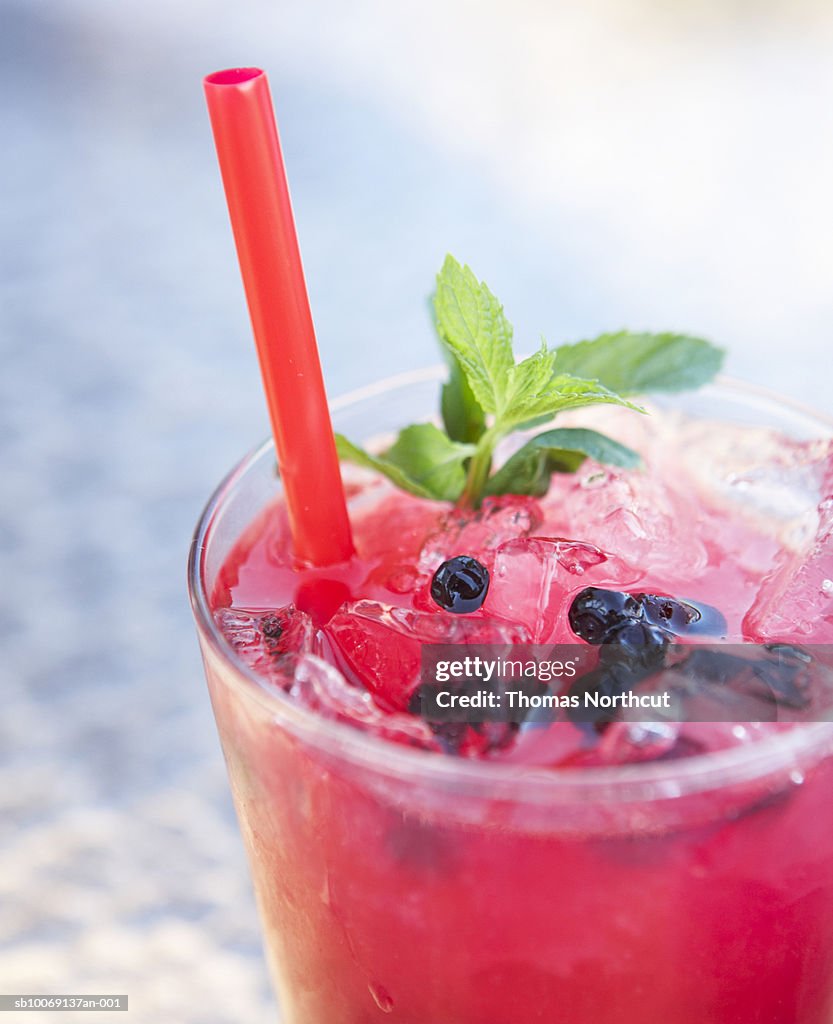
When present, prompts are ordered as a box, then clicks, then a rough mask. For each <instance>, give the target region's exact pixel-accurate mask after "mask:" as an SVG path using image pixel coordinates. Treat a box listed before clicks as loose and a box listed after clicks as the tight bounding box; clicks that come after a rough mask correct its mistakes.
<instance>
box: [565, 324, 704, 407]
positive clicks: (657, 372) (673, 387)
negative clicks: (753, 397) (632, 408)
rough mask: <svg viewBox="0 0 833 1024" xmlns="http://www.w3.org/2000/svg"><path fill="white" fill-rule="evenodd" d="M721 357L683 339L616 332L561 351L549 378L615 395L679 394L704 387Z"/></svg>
mask: <svg viewBox="0 0 833 1024" xmlns="http://www.w3.org/2000/svg"><path fill="white" fill-rule="evenodd" d="M723 356H724V352H723V350H722V349H719V348H717V347H716V346H715V345H712V344H711V343H710V342H708V341H704V340H703V339H702V338H693V337H690V336H689V335H687V334H635V333H632V332H630V331H618V332H617V333H616V334H602V335H600V336H599V337H598V338H595V339H593V340H592V341H579V342H577V343H576V344H574V345H561V346H560V347H559V348H558V350H557V351H556V358H555V373H557V374H564V373H567V374H571V375H572V376H574V377H583V378H584V379H585V380H597V381H599V382H600V383H601V384H603V385H604V386H605V387H606V388H609V389H610V390H611V391H615V392H616V393H617V394H620V395H639V394H645V393H646V392H649V391H684V390H686V389H688V388H697V387H700V386H701V385H702V384H706V383H707V382H708V381H710V380H711V379H712V377H713V376H714V375H715V374H716V373H717V372H718V370H719V369H720V367H721V365H722V363H723Z"/></svg>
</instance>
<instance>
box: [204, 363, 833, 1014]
mask: <svg viewBox="0 0 833 1024" xmlns="http://www.w3.org/2000/svg"><path fill="white" fill-rule="evenodd" d="M434 389H435V385H434V383H433V381H422V382H419V381H417V382H416V384H412V385H410V386H409V387H407V388H405V387H393V388H389V389H387V390H382V391H380V392H378V393H377V394H376V395H375V396H371V397H369V398H365V400H364V401H363V402H359V403H358V404H354V405H352V406H348V407H347V408H346V409H345V410H343V412H342V413H341V416H342V417H344V416H347V417H348V418H350V417H352V422H351V423H348V424H347V427H348V430H350V431H351V433H352V435H353V436H358V437H360V438H361V437H364V439H368V438H369V436H370V435H372V434H380V433H381V434H383V433H384V432H385V431H386V430H387V429H390V428H393V427H394V426H395V425H396V424H397V423H401V422H403V421H404V420H405V419H406V418H407V417H406V414H405V413H404V412H403V409H402V405H403V403H407V402H416V403H417V405H421V406H422V407H423V409H424V408H425V407H427V406H428V402H429V398H428V395H429V394H430V396H431V398H433V395H434ZM675 404H676V405H677V406H679V405H681V404H682V405H685V404H687V405H688V406H689V407H690V409H691V410H692V411H693V413H694V414H698V413H699V414H703V413H707V414H708V416H709V417H710V418H709V419H703V418H702V417H701V416H700V415H693V416H689V415H685V416H684V415H682V414H680V413H678V412H669V411H668V410H665V411H663V410H658V411H656V412H655V413H654V415H653V416H652V417H651V418H650V419H645V420H644V421H643V420H642V419H639V418H637V417H634V416H633V415H632V414H628V413H626V412H624V413H619V412H605V413H604V414H603V415H602V414H599V413H598V412H597V411H593V413H592V415H591V416H590V417H589V419H588V420H586V421H585V422H590V423H592V424H593V425H594V426H596V425H598V424H599V423H600V422H602V425H603V427H604V425H606V424H608V423H609V422H610V420H611V418H613V419H615V424H614V431H613V432H615V433H616V434H617V436H624V437H625V438H626V440H628V443H631V444H633V446H634V447H635V448H637V449H638V450H639V451H640V452H641V454H642V456H643V459H644V461H645V468H644V470H642V471H640V472H625V471H622V470H610V469H603V468H602V467H600V466H598V465H595V464H591V463H589V462H588V463H586V464H585V465H584V466H583V467H582V468H581V469H580V471H579V472H578V473H576V474H572V475H564V476H556V477H555V478H554V479H553V483H552V485H551V487H550V491H549V493H548V494H547V495H546V496H545V497H544V498H542V499H537V500H536V499H532V498H517V497H504V498H500V499H493V500H491V501H488V500H487V502H486V503H484V505H483V506H482V508H481V509H480V510H479V511H478V512H477V513H472V512H467V513H462V512H459V511H457V510H454V509H452V508H450V507H449V506H447V505H443V504H442V503H438V502H429V501H424V500H421V499H418V498H414V497H411V496H409V495H407V494H404V493H401V492H398V491H395V490H394V489H393V488H392V486H391V485H389V484H388V483H386V482H384V481H382V480H381V479H380V478H377V477H374V476H373V474H371V473H368V472H366V471H360V470H349V471H346V472H345V479H346V484H347V493H348V506H349V510H350V517H351V522H352V526H353V533H354V541H355V544H356V549H357V557H356V559H355V560H354V561H353V562H351V563H350V564H349V565H346V566H340V567H336V568H331V569H314V570H312V569H307V570H299V569H297V568H295V567H293V565H292V563H291V558H290V555H289V550H290V538H289V530H288V525H287V521H286V513H285V509H284V507H283V505H282V504H281V501H280V497H279V495H278V493H277V491H276V486H277V485H276V482H275V478H274V469H273V456H272V453H271V451H270V450H269V448H265V449H262V450H261V451H260V452H259V453H258V454H256V455H255V456H254V457H253V458H252V459H250V460H248V462H246V463H244V464H243V465H242V466H241V468H240V469H239V470H237V471H236V473H235V474H234V475H233V476H232V477H231V478H230V479H229V481H227V482H226V484H224V485H223V487H222V488H221V489H220V491H219V492H218V494H217V496H215V499H214V500H213V502H212V504H211V505H210V506H209V508H208V510H207V512H206V515H205V517H204V519H203V522H202V524H201V527H200V531H199V533H198V536H197V541H196V544H195V549H194V557H193V559H192V591H193V594H194V601H195V607H196V611H197V618H198V622H199V626H200V634H201V644H202V648H203V654H204V657H205V662H206V669H207V675H208V681H209V687H210V690H211V696H212V702H213V705H214V710H215V714H216V718H217V722H218V728H219V731H220V735H221V739H222V742H223V747H224V752H225V756H226V759H227V762H228V768H229V775H230V778H231V784H232V789H233V794H234V799H235V804H236V807H237V812H238V816H239V819H240V824H241V827H242V831H243V835H244V839H245V843H246V848H247V851H248V855H249V858H250V862H251V867H252V872H253V877H254V882H255V890H256V893H257V899H258V904H259V909H260V914H261V919H262V922H263V926H264V930H265V934H266V939H267V946H268V953H269V962H270V967H271V970H272V972H273V974H274V977H275V981H276V985H277V988H278V991H279V994H280V998H281V1005H282V1012H283V1018H282V1019H283V1020H285V1021H286V1022H287V1024H365V1022H368V1024H369V1022H373V1021H382V1020H386V1019H389V1020H391V1021H401V1022H403V1024H526V1022H528V1021H546V1022H548V1024H551V1022H563V1024H608V1022H609V1024H614V1022H615V1024H666V1022H668V1024H672V1022H673V1024H706V1022H708V1024H830V1022H831V1020H833V815H831V813H830V793H831V791H833V731H831V726H830V725H829V724H827V723H824V722H817V723H815V724H807V725H801V726H794V725H785V724H784V723H776V722H764V723H754V722H714V723H703V722H699V723H698V722H688V723H685V724H683V725H675V724H673V723H661V724H659V725H657V724H653V725H640V724H639V723H635V722H629V721H616V722H614V723H613V724H610V725H608V726H607V727H606V728H605V729H603V730H594V729H592V728H591V729H588V728H586V727H583V726H581V725H580V724H576V725H574V724H572V723H571V722H569V721H558V722H554V723H550V724H543V725H541V724H540V723H539V724H536V725H531V724H527V725H524V724H521V725H520V726H510V725H508V724H505V723H503V724H501V723H492V724H489V725H488V726H482V725H481V726H477V727H475V726H470V727H466V728H463V729H461V730H460V729H458V730H457V731H456V732H454V733H453V734H451V733H449V732H448V731H445V732H444V731H443V730H442V729H438V728H436V727H435V728H432V727H431V725H429V723H428V722H427V721H425V720H423V719H422V718H421V717H419V716H418V715H415V714H413V713H410V711H409V708H412V707H413V703H412V697H413V693H414V690H415V689H416V688H417V686H418V683H419V656H420V646H421V644H422V643H425V642H429V643H435V642H448V643H475V642H477V643H530V642H535V643H545V642H546V643H571V644H576V643H580V642H581V641H580V640H579V639H578V638H577V637H576V635H575V633H574V632H573V631H572V629H571V624H570V618H569V609H570V607H571V603H572V601H573V600H574V599H575V596H576V595H577V594H578V593H579V592H581V591H582V590H583V589H584V588H587V587H597V588H607V589H610V590H613V591H616V592H627V593H636V592H643V593H644V592H647V593H655V594H661V595H673V596H675V597H676V598H679V599H682V600H685V601H687V602H691V603H693V604H694V605H697V606H699V607H701V608H702V607H705V606H710V607H711V608H716V609H717V610H718V611H719V612H720V613H721V615H722V616H723V618H724V620H725V626H724V625H721V628H720V636H721V638H725V639H728V640H729V641H735V642H741V641H755V642H759V643H762V642H775V641H785V642H790V643H793V644H802V645H812V644H828V643H833V596H831V591H833V582H831V579H833V547H832V546H831V514H832V509H833V497H831V495H833V459H832V458H831V445H830V441H829V440H827V439H825V438H829V429H828V428H827V427H826V426H825V425H824V424H821V423H819V422H818V421H816V420H813V419H812V417H808V416H806V415H804V414H802V413H799V412H797V411H794V410H789V409H787V408H785V407H784V406H783V405H776V404H774V403H770V402H768V401H767V400H765V399H761V398H760V397H758V396H756V395H754V394H751V393H749V392H744V391H734V392H733V391H732V390H731V389H729V390H726V389H725V388H724V389H719V388H718V389H712V390H710V392H708V393H704V394H698V395H696V396H693V397H690V398H687V399H686V400H685V402H681V401H680V400H676V401H675ZM337 419H338V415H337ZM342 422H344V421H343V419H342ZM460 554H466V555H470V556H474V557H475V558H477V559H478V560H479V561H481V563H482V564H483V565H484V566H486V567H487V568H488V570H489V572H490V577H491V585H490V588H489V591H488V594H487V597H486V600H485V602H484V604H483V606H482V607H481V608H480V609H479V610H478V611H476V612H474V613H472V614H468V615H453V614H451V613H449V612H447V611H445V610H443V609H442V608H440V607H438V605H437V604H436V603H435V602H434V601H433V600H432V598H431V596H430V581H431V577H432V574H433V572H434V571H435V570H436V568H437V566H438V565H439V564H440V563H441V562H443V561H445V560H446V559H449V558H451V557H453V556H456V555H460ZM728 692H729V693H731V688H729V690H728ZM823 697H824V695H823V694H820V695H814V699H816V700H817V703H819V702H822V703H823Z"/></svg>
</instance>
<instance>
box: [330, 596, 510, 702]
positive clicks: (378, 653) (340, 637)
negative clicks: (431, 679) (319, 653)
mask: <svg viewBox="0 0 833 1024" xmlns="http://www.w3.org/2000/svg"><path fill="white" fill-rule="evenodd" d="M324 635H325V637H326V639H327V640H328V641H329V643H330V645H331V648H332V652H333V655H334V657H335V660H336V664H337V665H338V667H339V668H340V669H341V670H342V671H343V672H344V674H345V675H346V676H347V678H348V680H350V681H351V682H354V683H355V684H356V685H358V686H362V687H364V688H366V689H367V690H369V691H370V692H371V693H372V694H373V695H374V696H375V697H376V699H377V700H378V701H379V702H380V704H381V705H382V706H383V707H386V708H390V709H391V710H397V711H405V710H406V709H407V707H408V702H409V700H410V698H411V695H412V694H413V692H414V690H415V689H416V687H417V686H418V685H419V682H420V665H421V658H420V654H421V648H422V645H423V644H474V643H479V644H523V643H529V642H530V635H529V632H528V631H527V630H526V629H525V628H524V627H523V626H522V625H520V624H518V623H514V622H507V621H504V620H502V619H500V618H497V617H486V616H483V615H481V614H478V615H471V616H469V615H451V614H448V613H445V612H440V611H439V609H438V610H437V611H435V612H430V611H420V610H418V609H413V608H399V607H396V606H395V605H389V604H383V603H382V602H378V601H353V602H349V603H347V604H345V605H343V606H342V608H341V609H340V610H339V611H338V612H337V613H336V615H334V616H333V618H332V619H331V620H330V622H329V623H328V624H327V625H326V626H325V627H324Z"/></svg>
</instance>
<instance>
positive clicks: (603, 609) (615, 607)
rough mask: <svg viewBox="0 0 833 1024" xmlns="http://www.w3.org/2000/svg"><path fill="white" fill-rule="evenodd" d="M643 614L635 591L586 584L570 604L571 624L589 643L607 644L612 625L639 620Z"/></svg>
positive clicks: (579, 635) (577, 633) (574, 630)
mask: <svg viewBox="0 0 833 1024" xmlns="http://www.w3.org/2000/svg"><path fill="white" fill-rule="evenodd" d="M641 615H642V610H641V608H640V605H639V602H638V601H637V599H636V598H635V597H634V596H633V595H632V594H623V593H620V592H619V591H618V590H603V589H602V588H601V587H585V589H584V590H582V591H581V593H579V594H577V595H576V596H575V598H574V599H573V603H572V604H571V605H570V627H571V628H572V630H573V632H574V633H575V634H576V636H578V637H580V638H581V639H582V640H586V641H587V643H589V644H603V643H606V642H607V635H608V633H609V632H610V631H611V630H612V629H614V628H616V627H617V626H622V625H624V624H625V623H626V622H636V621H638V620H639V619H640V617H641Z"/></svg>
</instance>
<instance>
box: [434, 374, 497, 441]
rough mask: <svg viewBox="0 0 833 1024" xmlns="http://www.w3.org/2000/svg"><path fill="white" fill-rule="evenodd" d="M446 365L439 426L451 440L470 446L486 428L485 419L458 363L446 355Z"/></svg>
mask: <svg viewBox="0 0 833 1024" xmlns="http://www.w3.org/2000/svg"><path fill="white" fill-rule="evenodd" d="M448 362H449V378H448V381H447V382H446V383H445V384H443V387H442V392H441V394H440V411H441V412H442V417H443V425H444V426H445V429H446V432H447V434H448V436H449V437H450V438H451V440H452V441H460V442H462V443H464V444H473V443H474V442H475V441H477V440H478V438H479V437H480V436H481V435H482V433H483V431H484V430H485V429H486V417H485V415H484V414H483V410H482V409H481V408H480V405H479V403H478V401H477V399H476V398H475V397H474V392H473V391H472V389H471V387H470V386H469V383H468V381H467V380H466V375H465V374H464V373H463V371H462V370H461V369H460V364H459V362H458V361H457V360H456V359H455V357H454V356H452V355H450V354H449V357H448Z"/></svg>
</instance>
